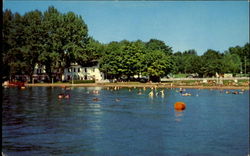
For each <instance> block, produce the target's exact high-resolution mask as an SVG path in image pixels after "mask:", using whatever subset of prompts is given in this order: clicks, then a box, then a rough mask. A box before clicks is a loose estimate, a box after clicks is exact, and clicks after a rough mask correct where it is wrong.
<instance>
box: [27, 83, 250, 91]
mask: <svg viewBox="0 0 250 156" xmlns="http://www.w3.org/2000/svg"><path fill="white" fill-rule="evenodd" d="M25 86H27V87H127V88H132V87H139V88H140V87H146V88H151V87H157V88H190V89H245V90H249V86H225V85H220V86H219V85H218V86H215V85H211V86H203V85H172V86H171V85H170V84H164V83H135V84H133V83H86V84H67V83H66V84H62V83H59V84H56V83H54V84H51V83H36V84H25Z"/></svg>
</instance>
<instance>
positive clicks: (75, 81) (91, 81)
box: [70, 80, 95, 84]
mask: <svg viewBox="0 0 250 156" xmlns="http://www.w3.org/2000/svg"><path fill="white" fill-rule="evenodd" d="M70 83H72V81H70ZM73 83H74V84H80V83H95V80H74V81H73Z"/></svg>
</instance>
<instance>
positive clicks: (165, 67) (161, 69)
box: [144, 50, 173, 82]
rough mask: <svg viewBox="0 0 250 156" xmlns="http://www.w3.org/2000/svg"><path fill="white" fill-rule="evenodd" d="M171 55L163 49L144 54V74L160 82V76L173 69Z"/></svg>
mask: <svg viewBox="0 0 250 156" xmlns="http://www.w3.org/2000/svg"><path fill="white" fill-rule="evenodd" d="M172 60H173V59H172V58H171V56H168V55H166V54H165V53H164V52H163V51H161V50H155V51H151V52H148V53H146V54H145V55H144V64H145V67H144V75H147V76H149V78H150V80H151V81H153V82H159V81H160V77H163V76H166V75H167V74H169V73H170V72H171V70H172V69H173V62H172Z"/></svg>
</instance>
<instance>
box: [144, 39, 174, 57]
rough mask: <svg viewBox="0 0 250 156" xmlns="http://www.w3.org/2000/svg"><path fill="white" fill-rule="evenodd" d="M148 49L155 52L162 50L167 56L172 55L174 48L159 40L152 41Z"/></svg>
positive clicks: (148, 43) (147, 44) (149, 42)
mask: <svg viewBox="0 0 250 156" xmlns="http://www.w3.org/2000/svg"><path fill="white" fill-rule="evenodd" d="M146 48H147V50H149V51H153V50H161V51H163V52H164V53H165V54H166V55H172V48H171V47H169V46H167V45H166V44H165V43H164V42H163V41H161V40H158V39H150V40H149V41H148V42H147V43H146Z"/></svg>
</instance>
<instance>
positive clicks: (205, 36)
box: [3, 0, 249, 55]
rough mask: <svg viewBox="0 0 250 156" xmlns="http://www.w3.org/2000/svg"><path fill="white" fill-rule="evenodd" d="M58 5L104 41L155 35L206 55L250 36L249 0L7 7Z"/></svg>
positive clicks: (8, 4)
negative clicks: (81, 19)
mask: <svg viewBox="0 0 250 156" xmlns="http://www.w3.org/2000/svg"><path fill="white" fill-rule="evenodd" d="M52 5H53V6H54V7H55V8H57V9H58V10H59V11H60V12H62V13H66V12H68V11H73V12H74V13H76V14H78V15H81V16H82V17H83V19H84V21H85V23H86V24H87V25H88V29H89V35H90V36H92V37H93V38H94V39H96V40H98V41H100V42H101V43H109V42H110V41H121V40H123V39H127V40H129V41H134V40H137V39H140V40H142V41H149V40H150V39H151V38H155V39H159V40H162V41H164V42H165V43H166V44H167V45H168V46H171V47H172V49H173V50H174V52H176V51H184V50H188V49H195V50H196V51H197V52H198V54H199V55H201V54H203V53H204V52H205V51H206V50H207V49H214V50H218V51H220V52H224V51H225V50H227V49H228V48H229V47H231V46H236V45H240V46H243V45H244V44H245V43H247V42H249V2H247V1H122V2H121V1H48V0H46V1H32V0H29V1H13V0H4V1H3V9H11V11H12V12H18V13H20V14H24V13H25V12H28V11H31V10H35V9H38V10H40V11H45V10H47V8H48V6H52Z"/></svg>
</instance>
